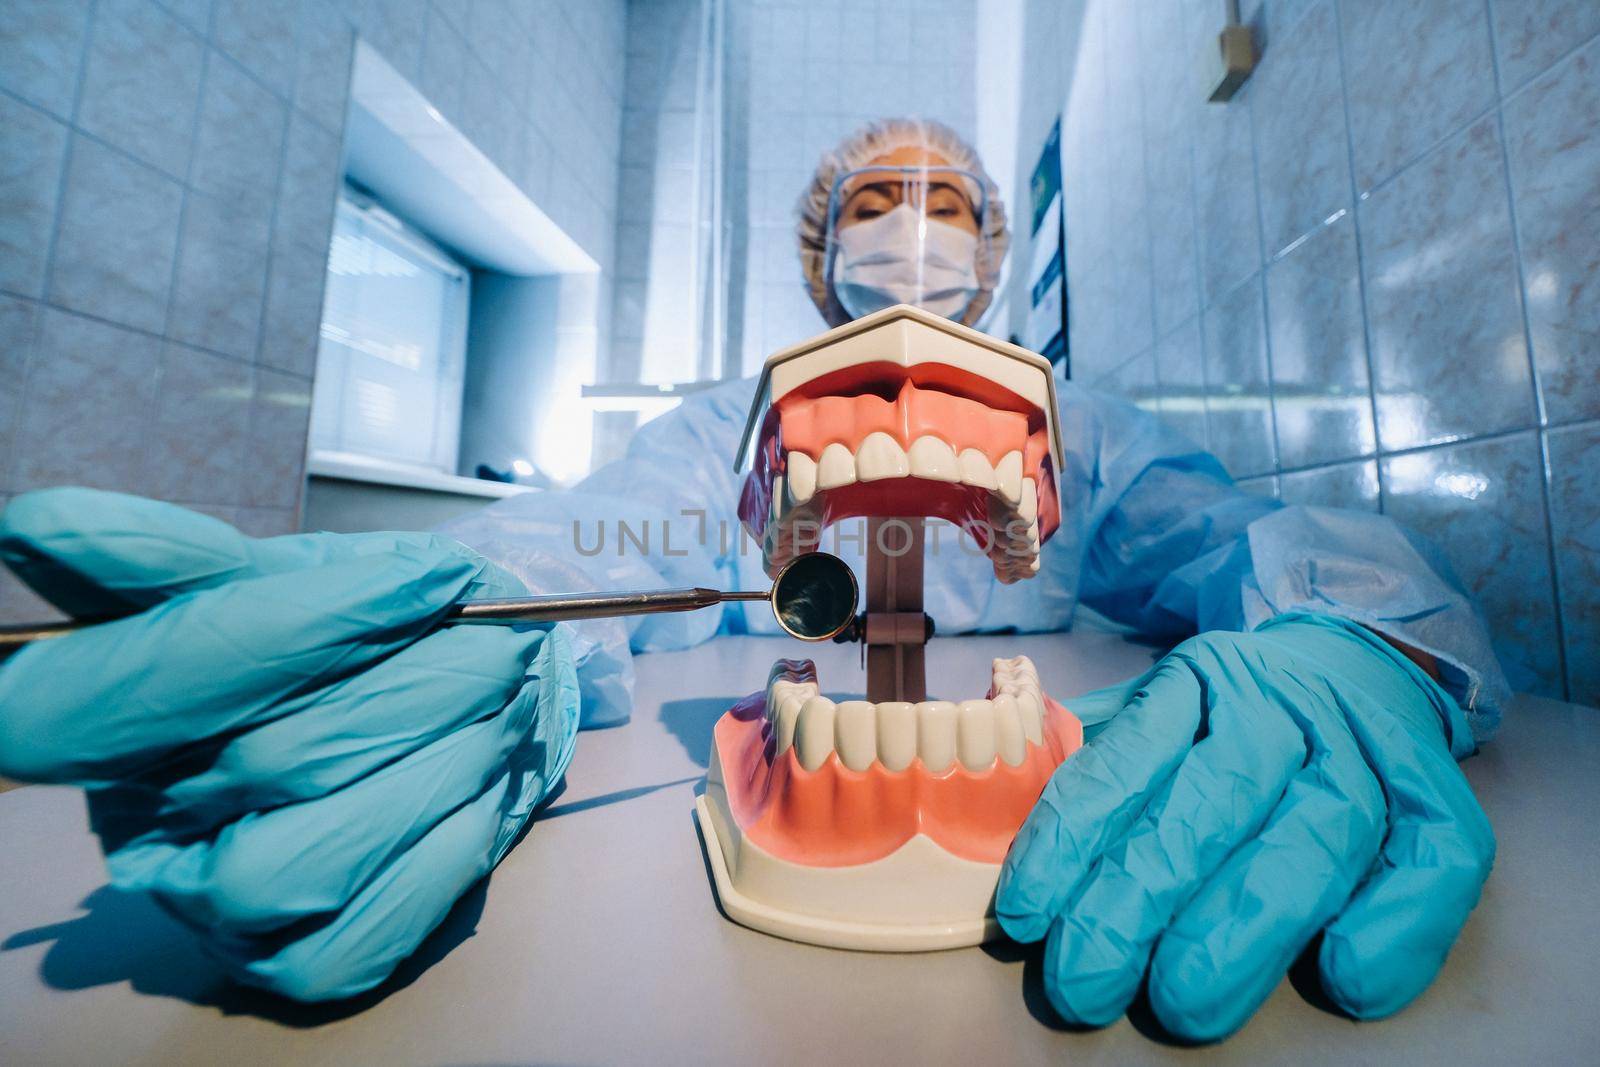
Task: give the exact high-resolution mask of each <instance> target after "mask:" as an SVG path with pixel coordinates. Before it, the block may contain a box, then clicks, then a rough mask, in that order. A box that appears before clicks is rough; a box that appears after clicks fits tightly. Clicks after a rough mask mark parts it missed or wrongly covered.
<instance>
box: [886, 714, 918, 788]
mask: <svg viewBox="0 0 1600 1067" xmlns="http://www.w3.org/2000/svg"><path fill="white" fill-rule="evenodd" d="M916 758H917V710H916V708H915V707H913V706H912V705H910V704H908V703H906V702H905V701H904V700H890V701H885V702H884V703H882V704H879V705H878V760H879V762H881V763H882V764H883V765H884V766H885V767H887V768H889V769H890V770H891V771H903V770H905V769H906V768H907V767H909V766H911V761H912V760H914V759H916Z"/></svg>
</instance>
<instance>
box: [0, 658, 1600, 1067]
mask: <svg viewBox="0 0 1600 1067" xmlns="http://www.w3.org/2000/svg"><path fill="white" fill-rule="evenodd" d="M797 647H798V646H797V645H796V643H795V642H790V641H783V640H779V639H763V638H723V639H719V640H717V641H714V642H712V643H711V644H709V645H705V646H702V647H700V648H697V649H693V650H691V651H688V652H682V653H669V654H657V655H651V656H645V657H642V658H641V659H640V660H639V661H638V669H639V686H638V702H637V706H636V709H635V713H634V719H633V722H632V723H631V724H629V725H627V726H624V727H620V728H617V729H613V730H606V731H600V732H595V733H587V734H584V735H582V737H581V738H580V740H579V743H578V751H577V756H576V758H575V759H574V760H573V765H572V769H571V772H570V773H569V775H568V786H567V789H566V791H565V793H563V794H562V795H561V796H560V797H559V798H558V799H557V800H556V801H555V803H554V804H553V805H552V806H551V807H550V809H549V810H548V811H546V812H545V814H544V815H543V817H542V818H541V819H540V820H539V821H538V823H537V824H536V825H535V826H534V827H533V829H532V831H531V832H530V833H529V835H528V836H527V838H526V839H525V840H524V841H523V842H522V843H521V844H520V845H519V846H518V847H517V848H516V849H515V850H514V851H513V852H512V853H511V855H509V856H508V857H507V858H506V860H505V862H504V863H502V864H501V866H500V868H499V869H498V870H497V871H496V872H495V874H494V875H493V877H492V878H491V879H490V880H489V882H488V884H487V886H486V888H481V889H480V890H479V891H475V892H473V893H471V894H469V895H468V897H467V898H466V899H465V900H463V901H462V903H461V904H460V905H459V906H458V907H457V908H456V910H455V911H454V912H453V913H452V914H451V916H450V918H449V919H447V920H446V923H445V925H444V927H443V928H442V929H441V930H440V931H439V932H438V933H437V934H436V935H435V937H434V938H433V939H432V940H431V941H430V942H429V943H428V944H427V945H425V946H424V948H423V950H422V951H421V952H420V953H419V955H418V957H417V958H416V959H414V960H413V961H411V962H410V963H409V964H408V965H407V966H406V967H405V968H404V970H403V971H402V973H401V975H400V976H399V977H398V978H397V979H396V980H395V981H393V982H392V983H391V984H390V985H389V986H387V987H385V988H384V989H383V990H382V991H381V994H382V995H379V996H371V997H368V998H365V999H363V1000H362V1001H361V1002H360V1003H357V1004H354V1005H343V1006H340V1007H338V1008H334V1009H328V1008H307V1007H303V1006H296V1005H292V1004H288V1003H286V1002H283V1001H278V1000H275V999H273V998H269V997H266V996H264V995H262V994H259V993H252V992H249V991H244V990H240V989H238V988H237V987H234V986H231V985H229V984H228V983H226V982H225V981H223V980H222V979H221V978H220V976H219V975H218V974H217V972H216V970H215V969H214V968H213V967H212V966H211V965H210V964H209V963H208V962H207V961H206V959H205V958H204V957H203V956H202V955H201V954H200V953H199V952H198V950H197V949H195V948H194V946H193V945H192V943H191V942H190V941H189V939H188V937H187V936H186V935H185V934H184V932H183V931H181V930H180V929H179V928H178V927H176V926H175V925H174V924H173V923H172V922H171V921H170V920H168V919H167V918H166V917H165V916H164V915H162V914H161V913H160V912H159V911H157V910H156V909H155V907H154V906H153V905H151V904H149V903H148V902H146V901H144V900H142V899H140V898H137V897H127V896H123V895H121V894H116V893H112V892H111V891H109V890H107V889H105V888H104V883H105V876H104V871H103V868H102V866H101V862H100V858H99V853H98V850H97V848H96V846H95V842H94V839H93V838H92V837H91V836H90V834H89V833H88V831H87V830H86V828H85V824H84V814H83V804H82V800H81V797H80V795H79V794H78V793H77V792H76V791H74V790H68V789H55V788H43V787H35V788H28V789H21V790H16V791H14V792H11V793H6V794H0V1064H7V1065H10V1064H18V1065H22V1064H29V1065H32V1064H52V1063H63V1064H93V1063H109V1062H117V1063H134V1064H139V1063H164V1064H174V1063H218V1062H226V1063H228V1064H229V1065H230V1067H242V1065H244V1064H251V1063H276V1062H288V1061H293V1062H295V1063H300V1064H319V1063H330V1064H331V1063H338V1064H349V1063H380V1062H381V1063H385V1064H490V1063H603V1064H611V1063H645V1062H650V1063H685V1062H714V1063H730V1062H748V1061H752V1060H753V1061H756V1062H760V1063H763V1064H782V1063H798V1062H803V1061H809V1062H819V1061H820V1062H829V1063H835V1064H846V1063H859V1062H868V1061H880V1060H889V1061H891V1062H928V1063H935V1062H937V1063H980V1064H987V1063H1007V1064H1009V1063H1054V1064H1062V1063H1073V1064H1078V1063H1093V1062H1113V1061H1114V1062H1117V1063H1130V1062H1155V1063H1165V1062H1179V1061H1182V1062H1186V1063H1192V1062H1197V1061H1199V1062H1210V1061H1219V1062H1234V1061H1237V1062H1252V1063H1258V1062H1290V1061H1292V1062H1298V1063H1324V1062H1329V1063H1332V1062H1341V1063H1344V1062H1353V1061H1355V1062H1394V1061H1396V1060H1399V1059H1401V1058H1402V1057H1403V1058H1404V1060H1405V1061H1406V1062H1407V1063H1408V1064H1409V1065H1412V1067H1415V1065H1418V1064H1423V1063H1449V1064H1452V1065H1455V1067H1460V1065H1463V1064H1475V1063H1490V1062H1498V1063H1501V1064H1504V1063H1513V1062H1514V1063H1540V1062H1544V1063H1572V1062H1580V1061H1581V1062H1594V1059H1593V1057H1594V1054H1595V1051H1596V1050H1597V1049H1600V1013H1597V1012H1596V1011H1595V1010H1594V1004H1595V997H1596V993H1595V991H1596V990H1597V989H1600V915H1597V910H1600V909H1597V908H1596V906H1595V904H1596V901H1597V889H1596V887H1597V886H1600V848H1597V847H1596V844H1595V841H1596V838H1595V831H1594V828H1595V826H1596V825H1597V824H1600V787H1597V785H1596V767H1600V712H1596V711H1594V710H1593V709H1584V708H1575V707H1571V706H1568V705H1562V704H1557V703H1554V702H1551V701H1544V700H1535V699H1529V698H1524V699H1521V700H1519V701H1518V703H1517V705H1516V706H1515V707H1514V708H1513V709H1512V710H1511V711H1510V712H1509V713H1508V714H1507V715H1506V724H1505V728H1504V731H1503V733H1502V736H1501V738H1500V740H1499V741H1498V742H1497V743H1495V744H1494V745H1492V746H1490V747H1489V748H1488V749H1487V750H1486V751H1485V752H1484V753H1483V754H1482V755H1480V756H1477V757H1475V758H1473V759H1471V760H1469V761H1467V764H1466V770H1467V774H1468V777H1469V778H1471V779H1472V782H1473V785H1474V787H1475V788H1476V789H1477V791H1478V795H1479V797H1480V798H1481V799H1482V801H1483V804H1484V806H1485V808H1486V809H1487V810H1488V812H1489V815H1490V817H1491V819H1492V820H1493V822H1494V825H1495V830H1496V833H1497V834H1498V837H1499V842H1500V853H1499V861H1498V863H1497V865H1496V868H1495V872H1494V875H1493V876H1492V877H1491V879H1490V881H1489V884H1488V887H1487V889H1486V891H1485V894H1484V899H1483V902H1482V903H1481V904H1480V905H1479V907H1478V910H1477V911H1476V912H1475V913H1474V915H1473V917H1472V920H1471V922H1470V923H1469V924H1468V925H1467V928H1466V930H1465V932H1464V933H1463V935H1462V938H1461V941H1460V942H1459V943H1458V944H1457V946H1456V948H1455V951H1454V952H1453V953H1452V954H1451V956H1450V959H1449V962H1448V963H1447V964H1446V966H1445V969H1444V973H1443V974H1442V975H1441V976H1440V978H1439V980H1438V981H1437V982H1436V983H1435V984H1434V985H1433V987H1432V988H1431V989H1429V990H1428V991H1427V992H1426V993H1424V994H1423V996H1422V997H1421V999H1420V1000H1418V1002H1417V1003H1416V1004H1414V1005H1413V1006H1412V1007H1411V1008H1410V1009H1408V1010H1407V1011H1405V1012H1403V1013H1401V1014H1400V1015H1399V1016H1397V1017H1395V1018H1393V1019H1390V1020H1388V1021H1385V1022H1380V1023H1366V1024H1358V1023H1354V1022H1351V1021H1349V1020H1347V1019H1345V1018H1342V1017H1340V1016H1337V1015H1333V1014H1330V1013H1328V1012H1326V1011H1324V1010H1323V1009H1321V1008H1319V1007H1317V1006H1315V1005H1314V1004H1313V1003H1310V1002H1308V1001H1307V1000H1306V998H1305V997H1304V996H1302V994H1301V993H1300V992H1299V991H1298V990H1297V989H1296V988H1295V987H1293V986H1292V985H1291V983H1290V982H1288V981H1286V982H1284V983H1283V984H1282V985H1281V986H1280V987H1279V988H1278V990H1277V991H1276V992H1275V993H1274V994H1273V996H1272V998H1271V999H1270V1000H1269V1001H1268V1002H1267V1004H1266V1005H1265V1006H1264V1007H1263V1009H1262V1010H1261V1012H1259V1013H1258V1015H1257V1016H1256V1018H1255V1019H1254V1020H1252V1021H1251V1022H1250V1023H1249V1024H1248V1025H1247V1026H1246V1027H1245V1028H1244V1030H1242V1031H1241V1032H1240V1033H1239V1034H1238V1035H1236V1036H1235V1037H1234V1038H1232V1039H1231V1040H1229V1041H1228V1042H1225V1043H1224V1044H1222V1045H1219V1046H1214V1047H1211V1048H1207V1049H1201V1050H1194V1049H1183V1048H1178V1047H1174V1046H1171V1045H1167V1044H1164V1043H1162V1042H1161V1041H1160V1040H1159V1039H1157V1038H1155V1037H1153V1036H1151V1035H1150V1034H1149V1032H1148V1029H1149V1028H1148V1027H1147V1026H1146V1025H1145V1024H1143V1023H1142V1022H1141V1021H1140V1020H1137V1019H1135V1020H1133V1021H1130V1020H1127V1019H1124V1020H1122V1021H1120V1022H1118V1023H1117V1024H1116V1025H1114V1026H1111V1027H1109V1028H1107V1029H1105V1030H1100V1031H1091V1032H1070V1031H1066V1030H1064V1029H1062V1028H1060V1026H1059V1023H1057V1022H1056V1021H1055V1020H1054V1019H1053V1017H1052V1016H1051V1015H1050V1013H1049V1009H1048V1007H1047V1006H1046V1005H1045V1002H1044V997H1043V993H1042V991H1041V990H1040V989H1039V985H1038V970H1039V957H1038V953H1037V951H1036V950H1032V951H1030V950H1024V949H1021V948H1019V947H1017V946H1015V945H1010V944H1003V945H1000V946H990V947H989V948H986V949H964V950H959V951H952V952H939V953H931V954H925V955H905V956H893V955H874V954H867V953H852V952H841V951H835V950H830V949H821V948H814V947H811V946H807V945H797V944H791V943H789V942H785V941H780V940H777V939H775V938H771V937H768V936H765V935H763V934H758V933H754V932H752V931H749V930H746V929H744V928H742V927H739V926H736V925H734V924H733V923H731V922H729V921H728V920H727V919H725V918H723V917H722V916H721V915H720V914H719V913H718V911H717V910H716V907H715V906H714V903H713V897H712V893H711V889H710V885H709V881H708V878H707V874H706V867H705V863H704V859H703V857H702V855H701V849H700V843H699V839H698V837H697V835H696V832H695V827H694V822H693V820H692V818H691V807H692V804H693V798H694V795H695V791H696V789H697V788H698V787H699V786H700V785H701V783H702V776H703V774H704V771H705V763H706V757H707V753H708V751H709V748H710V740H711V728H712V724H713V723H714V722H715V720H716V718H717V717H718V716H719V715H720V714H721V713H722V711H723V710H724V709H725V708H726V707H727V706H728V704H730V703H731V702H732V700H733V699H735V698H737V697H739V696H742V695H743V694H745V693H748V692H750V691H753V690H755V689H757V688H759V687H760V686H761V684H762V683H763V682H764V680H765V677H766V673H767V669H768V667H769V666H770V664H771V662H772V660H773V659H774V658H776V657H778V656H781V655H795V654H797V652H796V650H797ZM813 651H814V652H815V653H816V658H817V660H818V666H819V670H820V673H821V681H822V684H823V688H824V689H825V690H829V691H835V690H837V691H855V692H859V691H860V690H861V688H862V685H863V679H862V677H861V675H860V672H859V670H858V668H857V664H856V659H855V657H856V655H857V653H856V650H854V649H852V648H845V647H842V646H824V647H822V648H820V649H815V650H813ZM1019 652H1022V653H1026V654H1028V655H1030V656H1032V657H1033V658H1034V660H1035V661H1036V662H1037V663H1038V665H1039V668H1040V673H1041V675H1042V677H1043V680H1044V682H1045V686H1046V688H1047V689H1048V690H1049V691H1050V692H1051V693H1052V694H1053V695H1056V696H1058V697H1061V698H1067V697H1071V696H1073V695H1075V694H1077V693H1081V692H1083V691H1084V690H1087V689H1091V688H1094V687H1096V686H1099V685H1104V684H1108V683H1110V682H1113V681H1117V680H1120V679H1122V678H1125V677H1127V676H1129V675H1130V674H1133V673H1135V672H1137V671H1138V670H1140V669H1141V668H1142V667H1143V666H1145V665H1146V664H1148V663H1149V662H1151V660H1152V658H1153V655H1154V653H1153V651H1152V650H1151V649H1148V648H1144V647H1141V646H1139V645H1135V644H1131V643H1127V642H1124V641H1123V640H1122V639H1121V638H1118V637H1115V636H1112V635H1109V634H1103V633H1094V632H1080V633H1076V634H1070V635H1049V636H1037V637H994V638H971V637H967V638H948V639H936V641H935V643H934V645H933V647H932V648H931V650H930V655H929V664H930V668H929V670H930V680H929V681H930V689H931V691H933V692H934V693H936V694H939V695H944V696H953V697H955V698H957V699H960V698H962V697H966V696H973V695H977V694H980V693H981V692H982V691H983V689H984V687H985V684H986V681H987V675H988V661H989V660H990V659H991V658H992V657H994V656H997V655H1015V654H1017V653H1019Z"/></svg>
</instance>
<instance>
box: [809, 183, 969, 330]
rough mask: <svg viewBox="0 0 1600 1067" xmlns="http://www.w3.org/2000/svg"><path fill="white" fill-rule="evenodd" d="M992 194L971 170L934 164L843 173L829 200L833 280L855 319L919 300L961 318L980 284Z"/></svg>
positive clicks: (928, 307)
mask: <svg viewBox="0 0 1600 1067" xmlns="http://www.w3.org/2000/svg"><path fill="white" fill-rule="evenodd" d="M986 208H987V197H986V196H985V195H984V190H983V182H982V180H981V179H980V178H979V177H978V176H977V175H975V174H973V173H971V172H970V171H964V170H957V169H954V168H951V167H940V166H936V165H931V164H924V165H918V166H909V167H905V166H874V167H863V168H861V169H860V170H853V171H850V172H848V173H846V174H843V175H840V177H839V179H838V180H837V181H835V182H834V184H833V192H832V195H831V196H830V197H829V201H828V234H827V259H826V262H827V272H828V284H829V287H830V288H831V289H832V290H833V292H834V294H835V295H836V296H837V297H838V300H839V303H840V305H841V306H843V307H844V309H845V310H846V311H847V312H849V313H850V315H851V317H852V318H861V317H862V316H863V315H870V314H871V313H873V312H874V311H881V310H882V309H884V308H886V307H892V306H893V305H895V304H915V305H916V306H918V307H920V308H923V309H925V310H928V311H931V312H933V313H934V314H936V315H942V316H944V317H945V318H950V319H957V320H959V319H960V318H961V317H962V315H963V314H965V312H966V310H967V308H968V306H969V305H970V304H971V303H972V301H973V298H974V297H976V296H977V294H978V289H979V280H978V262H979V260H980V258H983V256H984V253H986V251H987V248H986V245H987V243H988V237H987V236H986V232H985V227H984V212H985V210H986Z"/></svg>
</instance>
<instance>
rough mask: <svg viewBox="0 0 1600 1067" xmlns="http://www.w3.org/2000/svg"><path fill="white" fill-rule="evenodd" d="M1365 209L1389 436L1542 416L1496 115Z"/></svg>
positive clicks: (1414, 442) (1382, 428)
mask: <svg viewBox="0 0 1600 1067" xmlns="http://www.w3.org/2000/svg"><path fill="white" fill-rule="evenodd" d="M1358 214H1359V224H1360V226H1361V238H1362V247H1363V254H1364V260H1365V268H1366V280H1365V281H1366V294H1367V322H1368V325H1369V327H1370V329H1371V337H1370V339H1371V344H1372V373H1373V377H1374V379H1375V381H1374V383H1373V384H1374V387H1375V391H1376V400H1377V409H1378V441H1379V442H1380V444H1381V445H1382V447H1383V448H1384V449H1385V450H1390V451H1393V450H1397V449H1402V448H1411V447H1415V446H1418V445H1426V444H1431V443H1435V442H1442V441H1448V440H1452V439H1456V438H1461V437H1466V436H1471V435H1477V434H1484V433H1493V432H1496V431H1500V430H1509V429H1514V428H1516V427H1518V426H1531V425H1533V423H1534V421H1535V418H1536V414H1535V407H1534V395H1533V382H1532V380H1531V375H1530V372H1529V369H1528V353H1527V342H1526V340H1525V339H1524V336H1523V328H1522V309H1521V306H1520V301H1519V299H1518V294H1517V289H1518V281H1517V266H1516V258H1515V252H1514V249H1513V244H1512V239H1511V213H1510V209H1509V207H1508V206H1507V203H1506V189H1505V174H1504V167H1503V165H1502V160H1501V151H1500V140H1499V135H1498V133H1497V132H1496V128H1495V120H1494V117H1493V116H1490V117H1488V118H1485V119H1483V120H1482V121H1480V122H1477V123H1474V124H1473V125H1472V126H1471V127H1469V128H1467V129H1466V130H1463V131H1462V132H1461V133H1460V134H1458V135H1456V136H1455V137H1452V138H1451V139H1450V140H1448V141H1446V142H1445V143H1444V144H1443V145H1440V146H1439V148H1438V149H1437V150H1436V151H1434V152H1432V153H1431V154H1430V155H1429V156H1428V157H1427V158H1426V159H1424V160H1422V161H1421V162H1420V163H1418V164H1417V165H1416V166H1414V167H1412V168H1411V169H1409V170H1407V171H1406V172H1405V173H1404V174H1402V175H1400V176H1399V177H1398V178H1396V179H1395V180H1394V181H1393V182H1390V183H1389V184H1388V185H1386V186H1384V187H1383V188H1382V189H1379V190H1378V191H1377V192H1376V193H1374V194H1372V196H1371V197H1370V198H1369V199H1368V200H1365V201H1363V202H1362V204H1361V205H1360V208H1359V212H1358Z"/></svg>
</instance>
